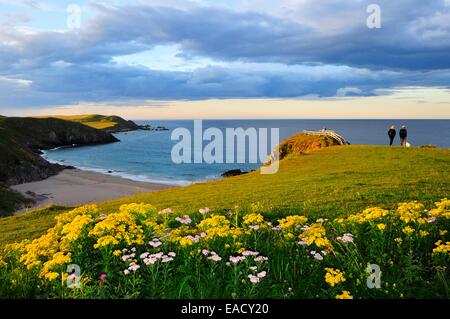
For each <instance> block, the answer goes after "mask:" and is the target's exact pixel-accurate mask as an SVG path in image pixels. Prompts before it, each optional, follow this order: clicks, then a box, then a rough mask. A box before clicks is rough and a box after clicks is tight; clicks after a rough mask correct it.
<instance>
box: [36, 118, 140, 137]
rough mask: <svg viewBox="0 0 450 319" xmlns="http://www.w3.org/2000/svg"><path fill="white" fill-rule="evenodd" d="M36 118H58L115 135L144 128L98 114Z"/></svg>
mask: <svg viewBox="0 0 450 319" xmlns="http://www.w3.org/2000/svg"><path fill="white" fill-rule="evenodd" d="M37 118H58V119H61V120H66V121H71V122H76V123H81V124H84V125H86V126H90V127H93V128H96V129H99V130H102V131H106V132H110V133H116V132H125V131H133V130H139V129H142V128H144V127H142V126H140V125H137V124H136V123H134V122H133V121H127V120H125V119H123V118H121V117H120V116H115V115H100V114H85V115H52V116H42V117H37Z"/></svg>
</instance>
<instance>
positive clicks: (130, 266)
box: [128, 262, 141, 271]
mask: <svg viewBox="0 0 450 319" xmlns="http://www.w3.org/2000/svg"><path fill="white" fill-rule="evenodd" d="M139 268H141V266H139V265H138V264H136V263H135V262H132V263H131V264H129V265H128V270H130V271H136V270H138V269H139Z"/></svg>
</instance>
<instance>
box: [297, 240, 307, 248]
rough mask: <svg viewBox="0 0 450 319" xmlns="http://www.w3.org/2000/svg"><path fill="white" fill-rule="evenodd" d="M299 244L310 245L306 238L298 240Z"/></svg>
mask: <svg viewBox="0 0 450 319" xmlns="http://www.w3.org/2000/svg"><path fill="white" fill-rule="evenodd" d="M298 244H299V245H300V246H306V245H308V243H307V241H306V239H305V238H302V239H300V241H299V242H298Z"/></svg>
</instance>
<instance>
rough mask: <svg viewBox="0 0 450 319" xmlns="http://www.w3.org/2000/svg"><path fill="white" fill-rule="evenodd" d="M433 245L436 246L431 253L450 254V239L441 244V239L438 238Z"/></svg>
mask: <svg viewBox="0 0 450 319" xmlns="http://www.w3.org/2000/svg"><path fill="white" fill-rule="evenodd" d="M435 245H436V248H434V249H433V253H442V254H450V241H448V242H446V243H445V244H443V243H442V240H438V241H437V242H436V243H435Z"/></svg>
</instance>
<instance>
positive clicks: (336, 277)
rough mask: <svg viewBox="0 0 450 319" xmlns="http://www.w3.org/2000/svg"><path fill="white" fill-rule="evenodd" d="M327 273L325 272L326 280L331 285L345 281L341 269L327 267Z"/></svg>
mask: <svg viewBox="0 0 450 319" xmlns="http://www.w3.org/2000/svg"><path fill="white" fill-rule="evenodd" d="M325 270H326V271H327V273H326V274H325V282H326V283H328V284H329V285H330V286H331V287H334V286H336V285H338V284H340V283H343V282H344V281H345V280H346V279H345V277H344V273H343V272H342V271H341V270H339V269H334V268H325Z"/></svg>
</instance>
